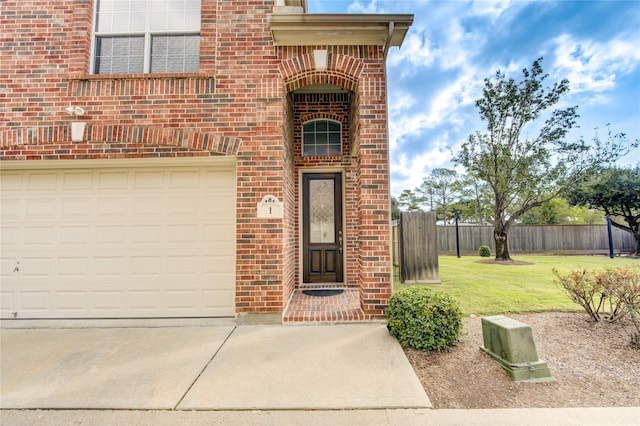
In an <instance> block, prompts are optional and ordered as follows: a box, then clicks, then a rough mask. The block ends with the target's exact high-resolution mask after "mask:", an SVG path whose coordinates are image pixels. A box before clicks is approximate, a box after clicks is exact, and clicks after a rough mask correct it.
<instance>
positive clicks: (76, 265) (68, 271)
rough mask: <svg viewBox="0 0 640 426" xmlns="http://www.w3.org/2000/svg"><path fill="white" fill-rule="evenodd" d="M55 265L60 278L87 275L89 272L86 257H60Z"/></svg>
mask: <svg viewBox="0 0 640 426" xmlns="http://www.w3.org/2000/svg"><path fill="white" fill-rule="evenodd" d="M56 266H57V267H58V276H59V277H60V278H69V277H77V276H87V275H89V274H90V273H91V269H90V267H89V259H87V258H86V257H60V258H59V259H58V261H57V262H56Z"/></svg>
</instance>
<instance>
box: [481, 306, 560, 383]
mask: <svg viewBox="0 0 640 426" xmlns="http://www.w3.org/2000/svg"><path fill="white" fill-rule="evenodd" d="M482 338H483V340H484V346H483V347H481V348H480V349H482V350H483V351H485V352H486V353H488V354H489V355H491V357H492V358H493V359H495V360H496V361H497V362H498V363H499V364H500V366H501V367H502V368H503V369H504V370H505V371H506V372H507V374H508V375H509V377H511V379H512V380H513V381H516V382H555V379H554V378H553V376H552V375H551V370H550V369H549V367H548V366H547V363H546V362H544V361H542V360H539V359H538V352H537V351H536V345H535V343H534V342H533V334H532V332H531V327H530V326H528V325H527V324H525V323H522V322H520V321H516V320H514V319H511V318H507V317H505V316H503V315H496V316H491V317H484V318H482Z"/></svg>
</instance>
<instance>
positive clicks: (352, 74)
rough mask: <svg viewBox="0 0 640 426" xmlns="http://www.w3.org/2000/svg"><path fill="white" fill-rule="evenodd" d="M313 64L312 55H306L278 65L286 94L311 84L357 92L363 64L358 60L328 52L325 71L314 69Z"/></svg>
mask: <svg viewBox="0 0 640 426" xmlns="http://www.w3.org/2000/svg"><path fill="white" fill-rule="evenodd" d="M314 62H315V61H314V58H313V55H312V54H311V53H308V54H306V55H301V56H297V57H295V58H291V59H288V60H286V61H283V62H282V63H281V64H280V66H279V69H280V74H281V75H282V78H283V79H284V81H285V89H286V91H287V92H293V91H294V90H296V89H299V88H301V87H304V86H308V85H313V84H333V85H336V86H340V87H342V88H344V89H347V90H350V91H352V92H356V91H357V89H358V79H359V78H360V75H361V74H362V71H363V70H364V62H362V61H361V60H360V59H357V58H354V57H353V56H348V55H341V54H337V53H331V52H330V53H329V54H328V58H327V62H328V64H327V68H326V69H325V70H317V69H315V64H314Z"/></svg>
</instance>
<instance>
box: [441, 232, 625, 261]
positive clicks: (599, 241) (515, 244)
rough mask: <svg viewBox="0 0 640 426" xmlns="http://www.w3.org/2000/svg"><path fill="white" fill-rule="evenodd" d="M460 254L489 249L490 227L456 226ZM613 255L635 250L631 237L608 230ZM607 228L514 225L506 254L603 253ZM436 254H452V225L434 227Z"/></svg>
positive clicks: (491, 234)
mask: <svg viewBox="0 0 640 426" xmlns="http://www.w3.org/2000/svg"><path fill="white" fill-rule="evenodd" d="M458 233H459V240H460V252H461V253H463V254H472V253H473V254H476V253H478V248H479V247H480V246H481V245H486V246H489V247H491V250H492V251H493V252H494V253H495V245H494V242H493V226H463V225H460V226H458ZM612 237H613V247H614V252H616V253H622V252H631V251H633V250H635V240H634V238H633V236H632V235H631V234H630V233H628V232H624V231H622V230H620V229H618V228H612ZM608 238H609V237H608V233H607V225H517V226H512V227H511V230H510V231H509V240H508V244H509V251H510V252H511V253H517V252H525V253H526V252H532V253H535V252H547V253H564V254H581V253H607V252H608V250H609V240H608ZM437 239H438V251H439V253H440V254H455V253H456V227H455V225H449V226H438V231H437Z"/></svg>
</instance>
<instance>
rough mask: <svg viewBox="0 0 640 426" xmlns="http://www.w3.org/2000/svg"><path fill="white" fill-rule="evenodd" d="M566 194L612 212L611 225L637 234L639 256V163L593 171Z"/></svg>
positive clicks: (571, 198) (578, 201)
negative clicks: (626, 166) (625, 167)
mask: <svg viewBox="0 0 640 426" xmlns="http://www.w3.org/2000/svg"><path fill="white" fill-rule="evenodd" d="M567 196H568V198H569V201H570V202H571V203H572V204H574V205H586V206H588V207H592V208H594V209H598V210H602V211H604V212H605V213H606V214H608V215H610V216H612V220H611V225H613V226H615V227H616V228H618V229H622V230H623V231H625V232H629V233H630V234H631V235H633V236H634V238H635V240H636V256H640V164H637V165H636V166H635V167H634V168H629V169H621V168H611V169H606V170H604V171H601V172H600V173H597V174H594V175H592V176H590V177H588V178H586V179H585V180H584V181H583V182H581V183H580V184H578V185H576V187H575V188H571V190H570V191H568V193H567ZM622 220H624V221H625V222H626V225H625V224H624V223H621V222H622Z"/></svg>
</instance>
